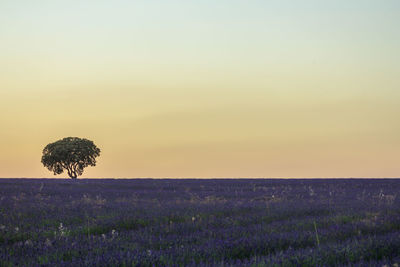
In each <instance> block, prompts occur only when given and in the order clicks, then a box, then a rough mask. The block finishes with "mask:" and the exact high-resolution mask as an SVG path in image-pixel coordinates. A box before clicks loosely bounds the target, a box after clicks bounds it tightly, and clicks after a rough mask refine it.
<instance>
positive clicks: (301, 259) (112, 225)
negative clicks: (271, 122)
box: [0, 179, 400, 266]
mask: <svg viewBox="0 0 400 267" xmlns="http://www.w3.org/2000/svg"><path fill="white" fill-rule="evenodd" d="M399 192H400V180H394V179H393V180H390V179H368V180H358V179H338V180H334V179H330V180H283V179H276V180H272V179H270V180H264V179H259V180H258V179H257V180H256V179H251V180H250V179H240V180H230V179H224V180H190V179H179V180H178V179H175V180H172V179H171V180H168V179H164V180H153V179H135V180H122V179H121V180H112V179H110V180H94V179H93V180H87V179H85V180H83V179H82V180H78V181H72V180H64V179H51V180H50V179H0V266H16V265H18V266H384V265H386V266H398V264H400V196H398V193H399Z"/></svg>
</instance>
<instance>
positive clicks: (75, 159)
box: [42, 137, 100, 179]
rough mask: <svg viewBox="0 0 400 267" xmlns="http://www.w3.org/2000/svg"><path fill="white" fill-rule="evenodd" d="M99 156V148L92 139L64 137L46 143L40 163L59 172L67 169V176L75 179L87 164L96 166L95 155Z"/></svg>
mask: <svg viewBox="0 0 400 267" xmlns="http://www.w3.org/2000/svg"><path fill="white" fill-rule="evenodd" d="M98 156H100V149H99V148H97V147H96V145H95V144H94V143H93V141H90V140H87V139H84V138H78V137H66V138H64V139H62V140H58V141H56V142H54V143H51V144H48V145H47V146H46V147H45V148H44V149H43V156H42V163H43V165H44V166H45V167H46V168H47V169H49V170H50V171H52V172H54V175H57V174H61V173H63V172H64V170H67V173H68V175H69V177H71V178H72V179H76V178H77V177H78V176H80V175H82V173H83V169H84V168H86V167H87V166H96V157H98Z"/></svg>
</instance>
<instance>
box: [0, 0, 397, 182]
mask: <svg viewBox="0 0 400 267" xmlns="http://www.w3.org/2000/svg"><path fill="white" fill-rule="evenodd" d="M399 29H400V1H398V0H385V1H382V0H373V1H372V0H350V1H349V0H337V1H321V0H304V1H297V0H291V1H289V0H263V1H261V0H246V1H245V0H202V1H193V0H187V1H182V0H181V1H177V0H162V1H161V0H143V1H141V0H137V1H128V0H114V1H105V0H86V1H82V0H79V1H78V0H68V1H63V0H56V1H55V0H41V1H31V0H2V1H0V125H1V128H0V177H49V178H52V177H55V176H54V175H53V174H52V173H51V172H49V171H48V170H47V169H46V168H44V167H43V165H42V164H41V162H40V159H41V155H42V150H43V148H44V147H45V146H46V145H47V144H48V143H51V142H54V141H57V140H59V139H62V138H64V137H68V136H77V137H82V138H88V139H90V140H93V141H94V143H95V144H96V145H97V146H98V147H99V148H100V149H101V150H102V152H101V155H100V157H99V158H98V164H97V166H96V167H88V168H87V169H85V172H84V174H83V176H82V177H84V178H88V177H93V178H102V177H109V178H136V177H155V178H162V177H195V178H218V177H232V178H236V177H265V178H270V177H286V178H301V177H321V178H324V177H400V121H399V114H400V105H399V100H400V79H399V77H400V76H399V74H400V50H399V47H400V32H399ZM57 177H60V178H62V177H68V176H67V175H66V174H65V173H64V174H62V175H60V176H57Z"/></svg>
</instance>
